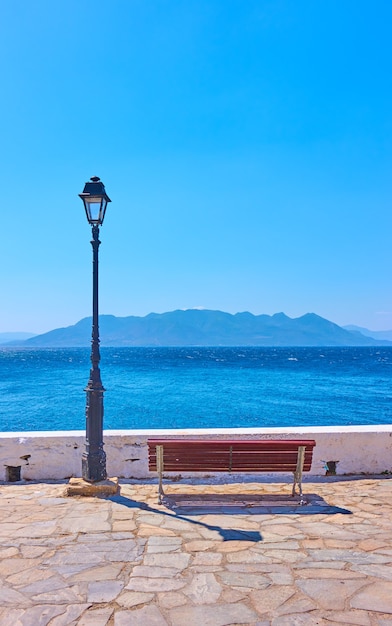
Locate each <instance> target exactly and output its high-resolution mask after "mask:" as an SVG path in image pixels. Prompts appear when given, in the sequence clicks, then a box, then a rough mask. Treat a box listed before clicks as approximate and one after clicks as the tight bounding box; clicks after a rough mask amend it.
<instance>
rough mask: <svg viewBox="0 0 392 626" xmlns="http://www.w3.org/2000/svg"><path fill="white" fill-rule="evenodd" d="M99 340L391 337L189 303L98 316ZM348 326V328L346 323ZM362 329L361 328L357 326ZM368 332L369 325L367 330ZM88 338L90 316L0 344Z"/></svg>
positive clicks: (326, 342) (325, 341)
mask: <svg viewBox="0 0 392 626" xmlns="http://www.w3.org/2000/svg"><path fill="white" fill-rule="evenodd" d="M99 326H100V339H101V345H102V346H113V347H120V346H141V347H142V346H145V347H149V346H157V347H158V346H159V347H163V346H173V347H175V346H266V347H267V346H270V347H290V346H304V347H312V346H314V347H323V346H324V347H327V346H392V341H388V340H386V339H384V338H383V339H381V337H380V338H378V337H376V338H375V337H374V336H369V335H365V334H364V333H363V332H360V330H358V329H357V327H349V328H342V327H341V326H338V325H337V324H334V323H333V322H330V321H328V320H326V319H324V318H323V317H320V316H319V315H316V314H315V313H307V314H306V315H303V316H301V317H297V318H290V317H288V316H287V315H285V314H284V313H276V314H275V315H253V314H252V313H248V312H244V313H236V314H234V315H232V314H230V313H224V312H222V311H210V310H199V309H188V310H185V311H183V310H178V311H171V312H168V313H150V314H149V315H146V316H145V317H136V316H129V317H115V316H114V315H101V316H100V318H99ZM350 328H352V330H351V329H350ZM361 330H364V331H366V329H361ZM367 332H368V333H371V331H367ZM90 341H91V317H86V318H84V319H82V320H80V321H79V322H78V323H77V324H75V325H73V326H68V327H67V328H58V329H56V330H52V331H50V332H48V333H44V334H42V335H36V336H34V337H30V338H29V339H25V340H19V341H13V342H9V343H7V344H5V343H3V344H2V345H3V346H4V345H9V346H11V345H13V346H23V347H30V348H60V347H67V348H72V347H85V346H89V345H90Z"/></svg>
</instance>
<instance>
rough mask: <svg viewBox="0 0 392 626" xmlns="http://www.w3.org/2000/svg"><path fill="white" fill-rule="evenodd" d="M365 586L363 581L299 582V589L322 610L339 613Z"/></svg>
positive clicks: (323, 580) (323, 579) (324, 580)
mask: <svg viewBox="0 0 392 626" xmlns="http://www.w3.org/2000/svg"><path fill="white" fill-rule="evenodd" d="M364 584H365V581H363V580H361V581H358V580H327V579H325V578H320V579H315V580H299V581H297V585H298V587H299V588H300V589H302V591H303V592H304V593H306V594H307V595H308V596H310V598H311V599H312V600H314V601H315V602H316V603H317V604H318V605H319V606H320V607H321V608H323V609H335V610H337V611H342V610H343V609H344V607H345V604H346V601H347V599H348V598H350V597H351V596H352V595H353V594H354V593H355V592H356V591H358V589H360V588H361V587H363V585H364ZM391 591H392V590H391ZM357 608H363V607H357Z"/></svg>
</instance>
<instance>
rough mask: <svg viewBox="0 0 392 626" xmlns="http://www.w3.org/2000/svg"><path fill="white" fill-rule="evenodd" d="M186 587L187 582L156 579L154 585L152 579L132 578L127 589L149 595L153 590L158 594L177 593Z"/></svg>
mask: <svg viewBox="0 0 392 626" xmlns="http://www.w3.org/2000/svg"><path fill="white" fill-rule="evenodd" d="M185 585H186V580H180V579H173V578H154V584H153V585H152V582H151V579H150V578H142V577H140V578H139V577H135V578H131V580H130V581H129V583H128V584H127V586H126V587H125V589H129V590H131V591H143V592H147V593H148V592H149V591H151V589H152V588H153V589H154V592H155V593H158V592H159V591H175V590H177V589H181V588H182V587H185Z"/></svg>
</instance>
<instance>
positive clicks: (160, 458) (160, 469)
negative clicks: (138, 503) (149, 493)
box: [155, 446, 165, 504]
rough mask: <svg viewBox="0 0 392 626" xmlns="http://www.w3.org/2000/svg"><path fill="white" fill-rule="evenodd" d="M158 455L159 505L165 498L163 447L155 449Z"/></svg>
mask: <svg viewBox="0 0 392 626" xmlns="http://www.w3.org/2000/svg"><path fill="white" fill-rule="evenodd" d="M155 451H156V455H157V472H158V480H159V484H158V504H162V500H163V497H164V495H165V494H164V492H163V484H162V474H163V446H156V448H155Z"/></svg>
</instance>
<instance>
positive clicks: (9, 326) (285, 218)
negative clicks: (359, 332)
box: [0, 0, 392, 333]
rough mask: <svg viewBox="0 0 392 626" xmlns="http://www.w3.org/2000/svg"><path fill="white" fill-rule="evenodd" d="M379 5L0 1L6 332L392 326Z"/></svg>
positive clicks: (391, 206) (387, 54) (385, 20)
mask: <svg viewBox="0 0 392 626" xmlns="http://www.w3.org/2000/svg"><path fill="white" fill-rule="evenodd" d="M391 23H392V3H391V1H390V0H372V2H370V1H365V0H295V1H294V0H271V1H267V0H105V1H104V0H56V1H55V2H54V1H53V0H34V1H31V0H3V1H2V2H1V5H0V49H1V50H0V52H1V53H0V63H1V73H0V76H1V91H2V96H1V99H0V139H1V144H0V145H1V157H0V158H1V167H0V176H1V213H0V215H1V243H0V263H1V271H0V294H1V307H0V332H7V331H9V332H11V331H12V332H13V331H30V332H36V333H41V332H45V331H48V330H52V329H53V328H58V327H60V326H69V325H71V324H74V323H76V322H77V321H78V320H79V319H81V318H82V317H86V316H89V315H91V290H92V285H91V245H90V243H89V242H90V238H91V236H90V235H91V231H90V227H89V225H88V223H87V220H86V217H85V214H84V210H83V205H82V202H81V200H80V199H79V198H78V194H79V193H80V192H81V191H82V189H83V185H84V183H85V181H87V180H88V179H89V178H90V176H93V175H97V176H100V177H101V179H102V181H103V182H104V184H105V186H106V190H107V193H108V195H109V196H110V197H111V199H112V203H111V204H110V205H109V208H108V211H107V214H106V219H105V223H104V224H103V227H102V229H101V241H102V245H101V247H100V312H101V313H111V314H114V315H118V316H126V315H146V314H147V313H149V312H152V311H154V312H157V313H159V312H164V311H171V310H174V309H186V308H193V307H203V308H208V309H220V310H223V311H228V312H231V313H235V312H237V311H250V312H252V313H254V314H260V313H267V314H273V313H277V312H280V311H283V312H285V313H286V314H287V315H289V316H290V317H298V316H300V315H303V314H305V313H307V312H314V313H317V314H319V315H321V316H323V317H326V318H327V319H329V320H331V321H333V322H336V323H338V324H340V325H345V324H357V325H359V326H366V327H367V328H370V329H374V330H377V329H379V330H380V329H391V328H392V279H391V275H392V274H391V272H392V203H391V200H392V182H391V180H392V179H391V166H392V79H391V67H392V63H391V62H392V58H391V57H392V40H391Z"/></svg>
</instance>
